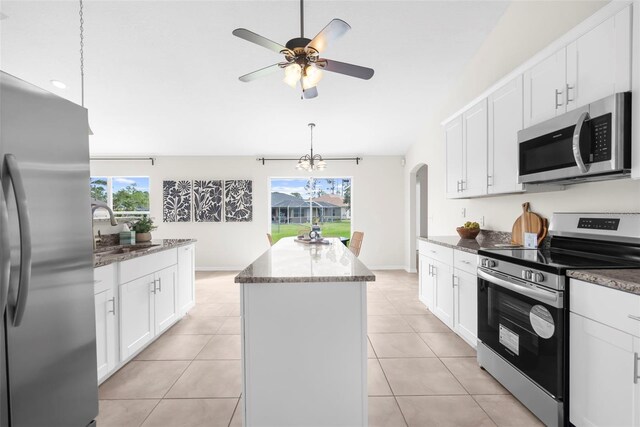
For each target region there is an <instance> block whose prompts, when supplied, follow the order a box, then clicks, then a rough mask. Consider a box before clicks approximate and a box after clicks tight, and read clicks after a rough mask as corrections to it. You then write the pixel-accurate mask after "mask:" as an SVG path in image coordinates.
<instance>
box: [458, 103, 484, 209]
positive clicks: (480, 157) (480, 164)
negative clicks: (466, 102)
mask: <svg viewBox="0 0 640 427" xmlns="http://www.w3.org/2000/svg"><path fill="white" fill-rule="evenodd" d="M462 121H463V123H462V128H463V131H464V138H463V158H464V166H463V178H462V195H463V196H464V197H474V196H482V195H484V194H487V138H488V130H487V122H488V119H487V100H486V99H483V100H482V101H480V102H479V103H477V104H476V105H475V106H473V107H471V108H470V109H469V110H467V111H466V112H465V113H464V114H463V115H462Z"/></svg>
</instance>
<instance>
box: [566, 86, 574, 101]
mask: <svg viewBox="0 0 640 427" xmlns="http://www.w3.org/2000/svg"><path fill="white" fill-rule="evenodd" d="M573 89H575V86H571V85H570V84H569V83H567V104H568V103H570V102H573V101H575V99H572V98H571V96H569V91H570V90H573Z"/></svg>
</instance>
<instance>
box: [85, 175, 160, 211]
mask: <svg viewBox="0 0 640 427" xmlns="http://www.w3.org/2000/svg"><path fill="white" fill-rule="evenodd" d="M91 198H93V199H97V200H100V201H103V202H105V203H106V204H107V205H108V206H109V207H111V209H112V210H113V213H114V214H116V216H120V217H122V216H128V217H131V216H139V215H144V214H149V177H148V176H110V177H102V176H92V177H91ZM98 212H100V216H104V214H103V213H102V212H101V211H97V212H96V216H98Z"/></svg>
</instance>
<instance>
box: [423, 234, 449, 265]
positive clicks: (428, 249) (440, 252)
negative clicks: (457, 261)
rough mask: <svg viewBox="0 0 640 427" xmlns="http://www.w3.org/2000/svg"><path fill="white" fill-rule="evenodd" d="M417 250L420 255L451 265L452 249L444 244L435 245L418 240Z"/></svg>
mask: <svg viewBox="0 0 640 427" xmlns="http://www.w3.org/2000/svg"><path fill="white" fill-rule="evenodd" d="M418 250H419V251H420V254H421V255H424V256H426V257H428V258H431V259H435V260H436V261H440V262H443V263H445V264H447V265H453V249H452V248H448V247H446V246H442V245H437V244H435V243H429V242H425V241H423V240H419V241H418Z"/></svg>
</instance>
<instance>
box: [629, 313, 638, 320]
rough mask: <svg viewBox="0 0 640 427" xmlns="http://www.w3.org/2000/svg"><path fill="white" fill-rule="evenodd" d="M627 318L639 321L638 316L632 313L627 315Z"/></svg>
mask: <svg viewBox="0 0 640 427" xmlns="http://www.w3.org/2000/svg"><path fill="white" fill-rule="evenodd" d="M629 319H632V320H637V321H638V322H640V316H634V315H633V314H630V315H629Z"/></svg>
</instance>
